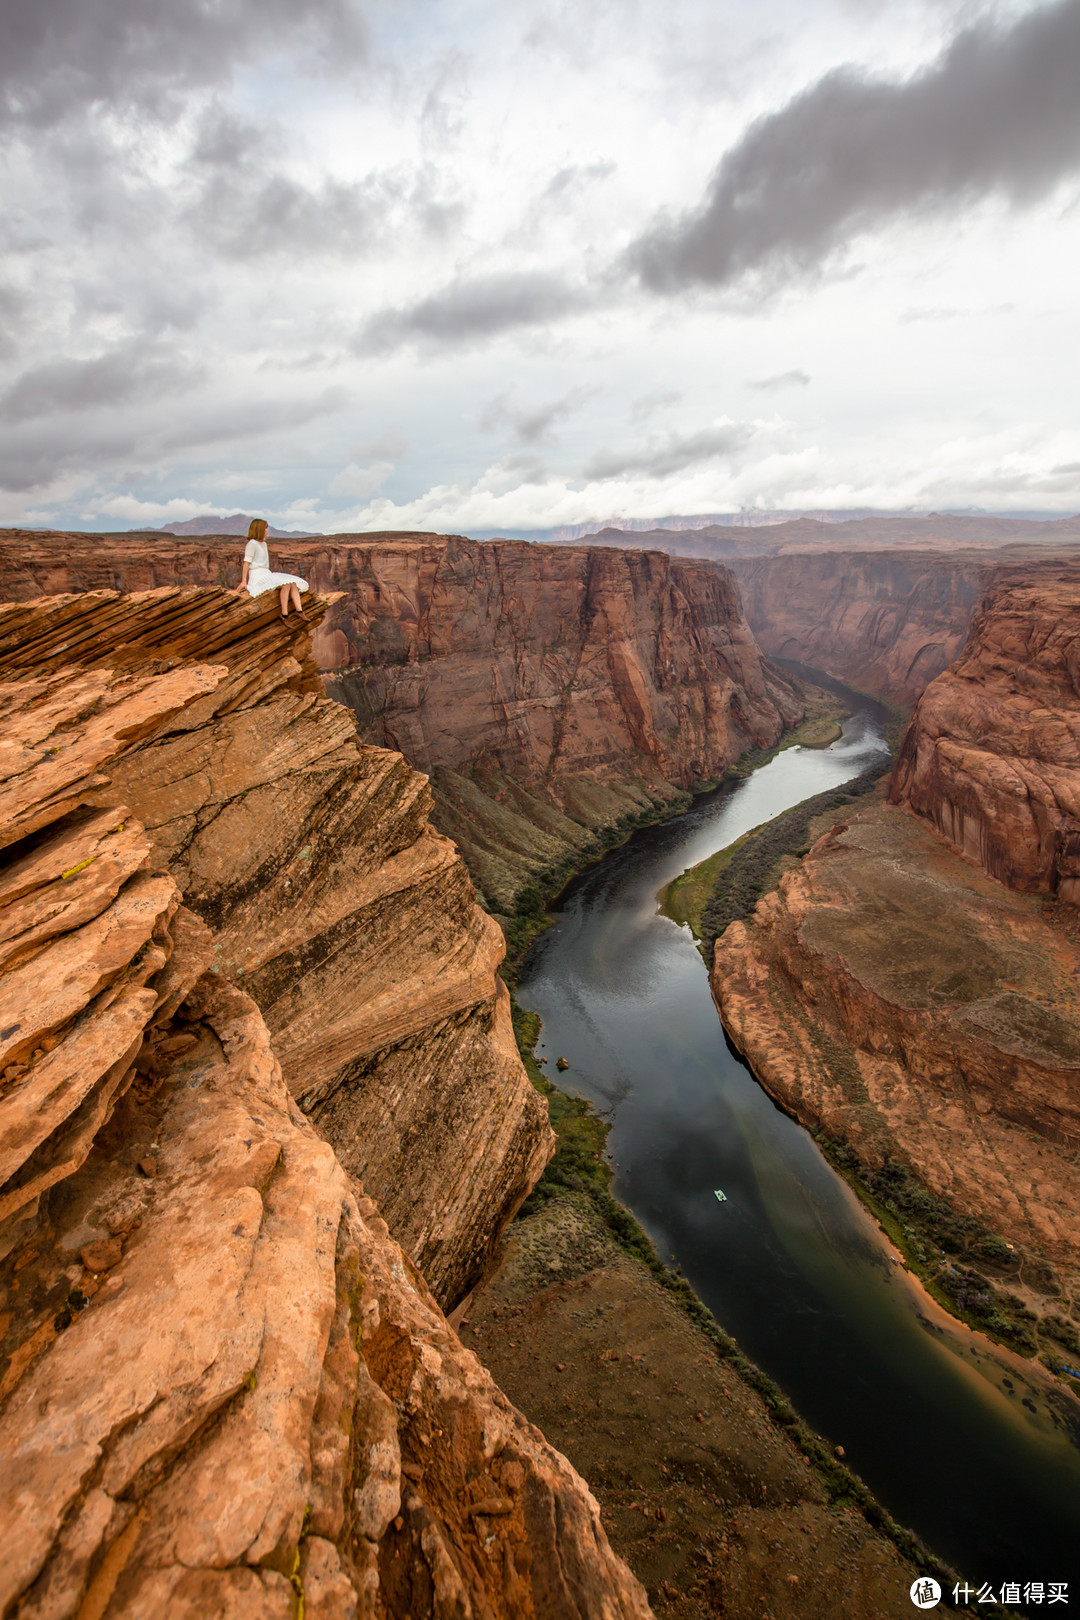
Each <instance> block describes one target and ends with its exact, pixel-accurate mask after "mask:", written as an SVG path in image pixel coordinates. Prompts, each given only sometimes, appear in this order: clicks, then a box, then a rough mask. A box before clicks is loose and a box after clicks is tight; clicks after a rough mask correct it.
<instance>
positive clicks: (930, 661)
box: [731, 550, 996, 709]
mask: <svg viewBox="0 0 1080 1620" xmlns="http://www.w3.org/2000/svg"><path fill="white" fill-rule="evenodd" d="M995 563H996V559H994V557H993V555H992V554H991V555H989V556H988V555H987V553H986V552H985V551H984V552H977V551H967V552H964V551H959V552H953V553H952V554H948V553H942V552H940V551H915V550H912V551H842V550H837V551H834V552H818V553H815V552H803V553H799V552H792V553H788V554H783V555H780V556H774V557H740V558H738V559H735V560H733V561H732V563H731V568H732V571H733V573H734V574H735V576H736V578H737V579H738V581H739V586H740V588H741V590H742V596H743V607H744V610H745V613H746V618H747V622H748V623H749V625H750V628H751V629H752V630H753V632H754V635H755V636H756V637H757V639H758V642H759V644H760V646H761V647H762V649H763V650H764V651H765V652H766V653H769V654H770V655H771V656H772V657H775V658H794V659H797V660H799V661H800V662H801V663H804V664H811V665H813V666H814V668H815V669H823V670H825V671H826V673H827V674H829V675H832V676H833V677H834V679H836V680H841V681H845V682H847V684H848V685H849V686H854V687H855V688H856V689H857V690H858V691H861V692H869V693H872V694H873V695H874V696H875V697H880V698H884V699H885V700H886V701H887V702H889V703H895V704H897V705H898V706H900V707H901V708H904V709H909V708H910V707H911V706H912V704H913V703H914V702H915V700H916V698H917V697H918V696H919V694H920V692H921V691H922V690H923V688H924V687H925V686H926V685H927V684H928V682H930V681H932V680H933V679H934V677H935V676H936V675H940V673H941V671H942V670H943V669H945V668H946V667H947V665H949V664H950V663H951V662H952V661H953V659H954V658H955V657H956V655H957V653H958V652H959V651H960V649H961V647H962V646H963V644H964V640H965V638H966V636H967V634H968V629H969V627H970V624H971V615H972V612H973V611H974V608H975V604H976V602H977V601H978V600H979V597H980V595H981V593H982V590H983V588H984V585H985V583H986V581H987V580H988V579H989V578H990V577H991V575H992V573H993V571H994V567H995Z"/></svg>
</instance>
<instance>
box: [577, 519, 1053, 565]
mask: <svg viewBox="0 0 1080 1620" xmlns="http://www.w3.org/2000/svg"><path fill="white" fill-rule="evenodd" d="M557 543H558V544H560V545H567V544H568V545H604V546H631V547H646V548H647V549H648V550H650V551H667V552H670V553H671V554H672V556H675V557H711V558H713V559H715V560H718V561H721V562H731V561H733V560H734V559H735V558H737V557H771V556H777V555H781V554H783V553H786V552H814V551H855V552H861V551H871V550H873V551H895V550H897V549H904V550H908V549H910V550H914V551H927V550H932V551H937V552H944V553H947V554H948V553H952V552H955V551H957V550H963V549H965V548H966V547H969V546H980V547H986V546H990V547H997V546H1021V547H1027V546H1059V545H1077V544H1080V513H1078V514H1077V515H1076V516H1074V517H1065V518H1054V519H1051V520H1050V521H1048V522H1047V521H1032V520H1031V519H1025V518H1010V517H994V516H992V515H991V514H989V513H982V514H979V515H973V514H961V513H957V512H927V513H918V514H916V513H906V514H904V515H903V516H899V515H896V516H891V517H890V516H886V515H885V514H881V513H878V514H875V515H874V516H871V517H862V518H845V519H838V520H837V521H835V522H830V521H828V520H827V519H824V518H813V517H793V518H787V519H785V520H784V521H783V522H782V523H755V524H752V525H750V524H738V525H737V524H724V523H709V524H705V525H703V526H702V527H701V528H670V529H664V528H656V529H647V528H644V527H642V528H640V529H618V528H606V529H599V530H598V531H597V532H596V533H595V534H583V535H581V536H580V538H578V539H576V540H571V541H563V540H560V541H558V542H557Z"/></svg>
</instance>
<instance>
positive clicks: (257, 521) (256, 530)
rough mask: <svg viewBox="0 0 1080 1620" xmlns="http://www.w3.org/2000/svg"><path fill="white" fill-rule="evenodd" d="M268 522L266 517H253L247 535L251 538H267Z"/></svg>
mask: <svg viewBox="0 0 1080 1620" xmlns="http://www.w3.org/2000/svg"><path fill="white" fill-rule="evenodd" d="M267 528H268V524H267V521H266V519H265V518H252V520H251V522H250V523H249V524H248V532H247V537H248V539H249V540H265V539H266V530H267Z"/></svg>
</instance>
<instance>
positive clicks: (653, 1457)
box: [460, 1003, 997, 1620]
mask: <svg viewBox="0 0 1080 1620" xmlns="http://www.w3.org/2000/svg"><path fill="white" fill-rule="evenodd" d="M514 1028H515V1034H516V1035H517V1039H518V1043H519V1049H520V1051H521V1054H522V1058H523V1061H524V1062H525V1065H526V1068H527V1069H528V1071H529V1074H530V1077H531V1079H532V1080H533V1083H534V1084H535V1085H536V1087H537V1089H538V1090H539V1091H541V1092H542V1093H543V1094H544V1095H545V1096H546V1097H547V1098H548V1102H549V1107H550V1114H551V1122H552V1125H553V1128H554V1130H555V1133H556V1137H557V1140H558V1146H557V1150H556V1154H555V1157H554V1158H553V1159H552V1161H551V1163H550V1164H549V1165H548V1168H547V1170H546V1171H545V1173H544V1176H543V1177H542V1179H541V1181H540V1183H539V1184H538V1185H537V1187H536V1188H535V1189H534V1191H533V1193H532V1194H531V1196H530V1197H529V1199H528V1200H527V1201H526V1203H525V1205H524V1206H523V1208H522V1210H521V1211H520V1212H519V1215H518V1217H517V1219H516V1220H515V1222H514V1223H513V1225H512V1226H511V1228H510V1229H509V1230H508V1232H507V1234H506V1236H505V1238H504V1241H503V1243H502V1245H501V1246H500V1250H499V1253H498V1255H497V1257H496V1261H495V1264H494V1266H493V1268H492V1271H491V1273H490V1274H489V1276H488V1278H487V1279H485V1281H484V1283H483V1284H482V1285H481V1287H480V1288H479V1289H478V1290H477V1292H476V1294H475V1295H474V1296H473V1298H472V1299H471V1301H470V1302H469V1305H468V1307H467V1308H466V1310H465V1312H464V1320H463V1322H462V1325H461V1329H460V1331H461V1335H462V1339H463V1342H465V1343H466V1344H468V1345H469V1346H470V1348H472V1349H474V1350H475V1351H476V1353H477V1355H478V1356H480V1357H481V1358H482V1359H483V1361H484V1363H485V1365H487V1366H488V1367H490V1369H491V1370H492V1372H493V1373H494V1375H495V1376H496V1378H497V1379H498V1380H499V1381H500V1385H501V1387H502V1388H504V1389H505V1390H506V1392H507V1393H508V1394H509V1396H510V1398H511V1399H512V1400H513V1401H514V1402H515V1404H516V1405H518V1406H519V1407H520V1408H521V1410H522V1411H523V1412H524V1413H525V1414H526V1416H527V1417H529V1418H530V1419H531V1421H533V1422H534V1423H536V1424H537V1425H538V1426H539V1427H541V1428H542V1429H543V1431H544V1433H545V1434H547V1435H548V1436H549V1437H550V1438H551V1439H552V1441H553V1443H554V1444H556V1445H557V1446H559V1448H560V1449H561V1450H563V1451H564V1452H565V1453H566V1455H567V1456H568V1457H570V1459H571V1461H572V1462H573V1464H574V1466H575V1467H576V1468H577V1469H578V1470H579V1472H580V1473H582V1475H583V1476H584V1478H585V1479H586V1480H587V1481H588V1483H589V1486H590V1488H591V1489H592V1490H593V1492H594V1494H595V1495H596V1496H597V1499H598V1500H599V1502H600V1504H601V1509H602V1512H603V1516H604V1524H605V1528H606V1529H607V1533H608V1536H609V1539H610V1540H611V1543H612V1545H613V1547H615V1549H616V1550H617V1551H618V1552H619V1553H620V1555H621V1556H622V1557H623V1558H625V1559H626V1561H627V1563H629V1565H630V1567H631V1569H633V1571H634V1573H635V1574H636V1575H637V1576H638V1579H639V1580H641V1581H642V1582H643V1583H644V1584H645V1585H646V1587H647V1588H648V1591H649V1598H650V1602H651V1603H652V1604H653V1606H654V1608H655V1609H656V1612H657V1613H658V1614H659V1615H665V1616H666V1615H671V1616H678V1617H679V1620H712V1617H713V1616H715V1615H716V1613H717V1612H718V1610H721V1609H722V1612H723V1613H724V1614H725V1616H730V1617H732V1620H757V1617H758V1616H760V1615H761V1614H762V1613H763V1612H768V1613H769V1614H770V1615H771V1616H773V1620H826V1617H829V1620H831V1617H832V1616H834V1615H835V1614H836V1613H837V1612H838V1609H839V1611H840V1612H843V1614H844V1615H845V1620H848V1617H850V1620H876V1617H878V1616H882V1617H892V1616H896V1617H900V1616H904V1617H906V1616H907V1615H908V1614H909V1613H910V1607H911V1604H910V1598H909V1596H908V1588H909V1586H910V1584H911V1581H912V1580H913V1579H914V1578H915V1575H916V1574H930V1575H934V1576H935V1577H936V1578H937V1579H938V1580H939V1581H940V1583H941V1584H942V1586H943V1587H950V1586H951V1585H952V1583H953V1582H954V1581H955V1579H956V1576H955V1573H954V1572H953V1571H952V1570H950V1569H949V1568H948V1567H947V1566H946V1565H944V1564H943V1563H942V1562H941V1560H939V1559H938V1558H936V1557H935V1555H934V1554H932V1553H931V1552H930V1551H929V1549H928V1548H926V1547H925V1545H923V1543H922V1542H920V1540H919V1538H918V1537H917V1536H915V1535H914V1534H912V1533H911V1532H910V1531H908V1530H906V1529H904V1527H903V1526H901V1525H899V1524H897V1523H896V1522H895V1520H893V1518H892V1517H891V1516H890V1515H889V1514H888V1513H887V1512H886V1510H885V1509H884V1508H883V1507H882V1506H881V1504H880V1503H879V1502H878V1501H877V1499H876V1498H875V1497H874V1495H873V1493H872V1492H871V1491H870V1490H869V1489H868V1488H867V1486H866V1485H865V1484H864V1482H863V1481H862V1480H861V1479H859V1478H858V1476H857V1475H855V1474H854V1473H853V1472H852V1470H851V1469H850V1468H849V1467H847V1465H846V1464H845V1462H844V1460H843V1455H842V1454H843V1448H842V1447H840V1448H836V1447H833V1446H830V1445H829V1443H828V1442H827V1441H826V1440H824V1439H823V1438H822V1437H821V1436H820V1435H818V1434H816V1433H815V1432H814V1431H813V1429H812V1428H811V1427H810V1426H809V1425H808V1424H806V1423H805V1422H803V1421H802V1419H801V1418H800V1417H799V1416H798V1414H797V1413H796V1411H795V1409H794V1408H793V1406H792V1405H791V1403H790V1401H789V1400H788V1399H787V1398H786V1397H785V1395H784V1393H783V1391H782V1390H780V1389H779V1388H778V1386H777V1385H776V1384H775V1383H774V1382H773V1380H772V1379H770V1378H769V1377H768V1376H767V1375H766V1374H765V1373H763V1372H762V1370H761V1369H760V1368H759V1367H758V1366H756V1365H755V1364H754V1363H753V1362H752V1361H751V1360H750V1359H749V1358H748V1357H747V1356H745V1355H744V1354H743V1353H742V1351H741V1350H740V1349H739V1347H738V1345H737V1344H736V1342H735V1341H734V1339H732V1338H731V1336H730V1335H729V1334H728V1333H726V1332H725V1331H724V1329H723V1328H722V1327H721V1326H720V1324H719V1323H718V1322H717V1321H716V1319H715V1317H714V1316H713V1314H712V1313H711V1312H710V1311H709V1310H708V1308H707V1307H706V1306H705V1305H704V1304H703V1302H702V1301H701V1300H700V1299H699V1298H698V1296H697V1295H696V1294H695V1293H694V1291H693V1289H692V1288H691V1287H690V1285H689V1283H688V1282H687V1281H686V1280H685V1279H684V1278H683V1276H682V1275H681V1269H680V1268H672V1267H670V1266H667V1265H665V1264H664V1263H663V1262H662V1260H661V1259H660V1258H659V1256H658V1255H657V1253H656V1250H655V1248H654V1245H653V1244H652V1242H651V1241H650V1239H649V1238H648V1236H647V1235H646V1233H645V1231H644V1230H643V1229H642V1227H641V1226H640V1224H639V1223H638V1221H637V1220H636V1219H635V1218H634V1216H633V1215H632V1214H631V1212H630V1211H629V1210H628V1209H627V1208H626V1207H625V1206H624V1205H623V1204H621V1203H620V1202H619V1201H618V1200H617V1199H615V1198H613V1197H612V1195H611V1190H610V1189H611V1180H612V1171H611V1167H610V1164H609V1162H608V1158H607V1154H606V1147H607V1138H608V1132H609V1126H608V1125H607V1123H606V1122H605V1121H604V1120H603V1119H601V1118H600V1117H599V1115H598V1114H597V1113H596V1111H595V1109H594V1108H593V1107H592V1106H591V1105H590V1104H589V1103H588V1102H587V1101H586V1100H585V1099H583V1098H577V1097H572V1096H570V1095H569V1094H567V1093H566V1092H564V1091H562V1090H561V1089H560V1088H559V1087H558V1086H556V1085H554V1084H553V1083H552V1082H551V1081H549V1080H548V1079H547V1077H546V1076H545V1075H544V1073H543V1072H542V1070H541V1068H540V1065H539V1063H538V1061H537V1057H536V1052H535V1046H536V1043H537V1041H538V1039H539V1037H540V1034H541V1030H542V1026H541V1022H540V1019H539V1018H538V1017H537V1015H536V1014H535V1013H529V1012H527V1011H525V1010H524V1009H523V1008H521V1007H520V1006H518V1005H517V1004H516V1003H515V1006H514ZM643 1420H644V1421H643ZM970 1612H971V1613H972V1614H984V1615H991V1614H994V1613H996V1612H997V1611H996V1610H994V1609H993V1608H992V1607H987V1606H986V1605H983V1606H982V1608H981V1609H980V1608H977V1607H973V1608H972V1609H971V1610H970Z"/></svg>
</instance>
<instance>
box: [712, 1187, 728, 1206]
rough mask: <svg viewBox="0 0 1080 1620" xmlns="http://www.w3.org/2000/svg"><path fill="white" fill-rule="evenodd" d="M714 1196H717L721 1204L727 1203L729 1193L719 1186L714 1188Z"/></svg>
mask: <svg viewBox="0 0 1080 1620" xmlns="http://www.w3.org/2000/svg"><path fill="white" fill-rule="evenodd" d="M713 1196H714V1197H715V1198H716V1201H717V1202H718V1203H720V1204H726V1203H727V1193H726V1192H722V1191H721V1190H720V1188H719V1187H714V1188H713Z"/></svg>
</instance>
